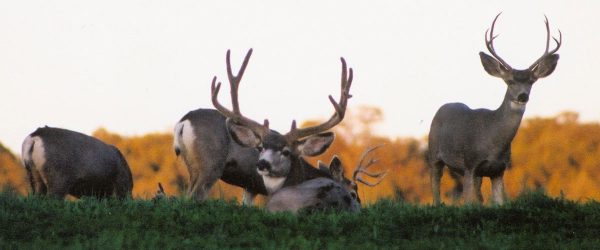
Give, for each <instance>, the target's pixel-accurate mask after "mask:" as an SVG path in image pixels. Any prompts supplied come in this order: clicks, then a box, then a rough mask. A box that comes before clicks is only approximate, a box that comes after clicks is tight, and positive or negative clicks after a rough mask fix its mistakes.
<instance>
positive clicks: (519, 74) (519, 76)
mask: <svg viewBox="0 0 600 250" xmlns="http://www.w3.org/2000/svg"><path fill="white" fill-rule="evenodd" d="M500 14H502V13H499V14H498V15H496V18H494V22H493V23H492V27H491V28H490V29H488V30H487V31H486V32H485V45H486V47H487V49H488V51H489V52H490V53H491V54H492V56H489V55H487V54H486V53H484V52H479V56H480V57H481V63H482V64H483V68H484V69H485V71H487V72H488V73H489V74H490V75H492V76H495V77H499V78H502V80H504V82H506V84H507V85H508V92H507V95H508V96H507V97H508V98H509V99H510V101H511V107H513V108H518V109H524V107H525V104H527V101H529V93H530V91H531V86H532V84H533V83H534V82H536V81H537V80H538V79H540V78H544V77H546V76H549V75H550V74H552V72H553V71H554V69H555V68H556V64H557V62H558V54H555V53H556V52H557V51H558V49H559V48H560V45H561V43H562V33H561V32H560V30H559V31H558V33H559V38H558V39H556V38H555V37H552V39H554V41H555V42H556V48H554V49H553V50H552V51H549V47H550V26H549V24H548V18H547V17H546V20H545V23H546V34H547V35H546V51H545V52H544V54H543V55H542V56H541V57H540V58H539V59H538V60H536V61H535V62H534V63H533V64H532V65H531V66H529V68H527V69H525V70H518V69H513V68H512V67H511V66H510V65H509V64H508V63H506V62H505V61H504V60H503V59H502V58H500V56H498V54H497V53H496V50H495V49H494V43H493V42H494V39H496V38H497V37H498V35H495V36H494V26H495V24H496V21H497V20H498V17H499V16H500ZM488 31H489V36H488Z"/></svg>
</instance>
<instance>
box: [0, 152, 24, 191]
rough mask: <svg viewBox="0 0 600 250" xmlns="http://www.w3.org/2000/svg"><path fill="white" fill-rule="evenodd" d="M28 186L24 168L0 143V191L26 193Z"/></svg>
mask: <svg viewBox="0 0 600 250" xmlns="http://www.w3.org/2000/svg"><path fill="white" fill-rule="evenodd" d="M29 188H30V187H29V182H28V180H27V173H26V171H25V168H23V166H22V165H21V163H20V161H19V159H17V157H16V156H15V155H14V154H13V153H12V152H10V150H8V149H7V148H5V147H4V146H3V145H2V144H0V191H2V190H6V191H8V190H11V191H16V192H17V193H21V194H27V192H28V191H29Z"/></svg>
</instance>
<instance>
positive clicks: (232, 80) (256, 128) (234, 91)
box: [211, 49, 269, 137]
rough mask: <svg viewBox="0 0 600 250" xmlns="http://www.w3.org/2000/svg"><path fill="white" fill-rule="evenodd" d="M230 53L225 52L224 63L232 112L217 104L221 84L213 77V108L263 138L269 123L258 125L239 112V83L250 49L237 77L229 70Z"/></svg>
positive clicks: (250, 52)
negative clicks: (225, 64)
mask: <svg viewBox="0 0 600 250" xmlns="http://www.w3.org/2000/svg"><path fill="white" fill-rule="evenodd" d="M230 54H231V51H230V50H227V56H226V63H227V77H228V78H229V86H230V89H231V105H232V109H233V111H231V110H229V109H227V108H225V107H224V106H223V105H221V103H219V100H218V98H217V97H218V95H219V90H220V89H221V82H218V83H217V77H216V76H215V77H213V80H212V84H211V95H212V103H213V105H214V106H215V108H216V109H217V110H218V111H219V112H221V114H223V115H224V116H225V117H228V118H231V119H233V121H234V122H235V123H237V124H240V125H244V126H246V127H248V128H249V129H251V130H252V131H253V132H254V133H256V134H257V135H259V136H261V137H262V136H264V135H265V134H266V133H268V131H269V121H268V120H266V119H265V121H264V124H262V125H261V124H260V123H258V122H256V121H254V120H252V119H249V118H246V117H245V116H243V115H242V114H241V112H240V104H239V101H238V87H239V85H240V81H241V80H242V76H243V75H244V71H245V70H246V66H248V61H249V60H250V56H251V55H252V49H250V50H248V53H246V57H245V58H244V62H243V63H242V66H241V67H240V70H239V71H238V74H237V75H233V72H232V70H231V60H230Z"/></svg>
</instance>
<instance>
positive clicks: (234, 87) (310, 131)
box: [211, 49, 352, 177]
mask: <svg viewBox="0 0 600 250" xmlns="http://www.w3.org/2000/svg"><path fill="white" fill-rule="evenodd" d="M251 55H252V49H250V50H249V51H248V53H247V54H246V57H245V58H244V61H243V63H242V66H241V67H240V70H239V72H238V74H237V75H233V73H232V70H231V63H230V51H227V56H226V64H227V74H228V78H229V83H230V86H231V87H230V88H231V103H232V109H233V110H229V109H227V108H225V107H224V106H223V105H221V104H220V103H219V101H218V99H217V96H218V94H219V90H220V87H221V83H220V82H219V83H217V78H216V77H214V78H213V81H212V86H211V92H212V102H213V105H214V106H215V108H216V109H217V110H219V111H220V112H221V113H222V114H223V115H225V116H226V117H227V118H228V119H227V128H228V131H229V133H230V134H231V137H232V138H233V139H234V140H235V141H236V142H237V143H238V144H240V145H242V146H245V147H252V148H256V149H257V150H258V151H259V152H260V153H259V160H258V163H257V168H258V172H259V174H261V175H263V176H268V177H286V176H287V175H288V174H289V173H290V170H291V169H292V165H293V164H295V163H294V162H297V161H298V160H299V158H300V157H301V156H317V155H320V154H321V153H323V152H325V150H326V149H327V148H328V147H329V146H330V145H331V143H332V142H333V139H334V134H333V132H325V131H327V130H329V129H331V128H333V127H334V126H335V125H337V124H338V123H340V122H341V121H342V119H343V118H344V114H345V112H346V106H347V103H348V99H349V98H351V97H352V96H351V95H350V93H349V92H350V86H351V84H352V69H351V68H350V69H349V70H348V69H347V68H346V61H345V60H344V58H341V61H342V80H341V96H340V99H339V102H338V101H336V100H334V99H333V97H332V96H329V100H330V101H331V103H332V104H333V107H334V109H335V112H334V113H333V115H332V116H331V118H330V119H329V120H328V121H326V122H325V123H322V124H319V125H316V126H312V127H307V128H297V126H296V121H293V122H292V126H291V129H290V131H289V132H287V133H286V134H280V133H279V132H277V131H274V130H271V129H269V121H268V120H266V119H265V120H264V122H263V124H260V123H258V122H256V121H254V120H252V119H249V118H246V117H244V116H243V115H242V114H241V112H240V108H239V102H238V97H237V96H238V94H237V91H238V87H239V83H240V80H241V78H242V76H243V74H244V71H245V69H246V66H247V65H248V61H249V59H250V56H251Z"/></svg>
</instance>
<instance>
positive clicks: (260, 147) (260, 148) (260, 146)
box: [256, 145, 264, 152]
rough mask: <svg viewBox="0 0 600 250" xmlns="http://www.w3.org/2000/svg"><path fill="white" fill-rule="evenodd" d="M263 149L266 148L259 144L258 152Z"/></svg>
mask: <svg viewBox="0 0 600 250" xmlns="http://www.w3.org/2000/svg"><path fill="white" fill-rule="evenodd" d="M263 149H264V148H263V147H262V145H258V146H256V150H258V152H262V151H263Z"/></svg>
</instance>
